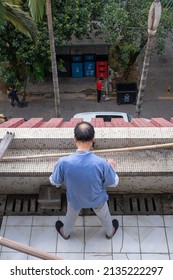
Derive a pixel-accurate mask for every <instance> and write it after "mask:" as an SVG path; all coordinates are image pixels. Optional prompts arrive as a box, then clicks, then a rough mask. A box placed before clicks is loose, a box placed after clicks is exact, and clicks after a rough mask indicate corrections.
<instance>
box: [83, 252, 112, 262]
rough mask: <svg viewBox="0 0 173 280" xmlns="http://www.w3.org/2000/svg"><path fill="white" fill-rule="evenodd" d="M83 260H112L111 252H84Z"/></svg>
mask: <svg viewBox="0 0 173 280" xmlns="http://www.w3.org/2000/svg"><path fill="white" fill-rule="evenodd" d="M84 258H85V260H112V254H111V253H110V254H108V253H107V254H106V253H85V256H84Z"/></svg>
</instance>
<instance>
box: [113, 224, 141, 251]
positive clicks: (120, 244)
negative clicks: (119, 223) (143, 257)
mask: <svg viewBox="0 0 173 280" xmlns="http://www.w3.org/2000/svg"><path fill="white" fill-rule="evenodd" d="M112 244H113V252H114V253H140V247H139V235H138V228H137V227H123V228H122V227H119V229H118V230H117V232H116V234H115V235H114V237H113V238H112Z"/></svg>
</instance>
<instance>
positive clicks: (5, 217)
mask: <svg viewBox="0 0 173 280" xmlns="http://www.w3.org/2000/svg"><path fill="white" fill-rule="evenodd" d="M6 222H7V216H4V217H3V219H2V225H1V226H5V225H6Z"/></svg>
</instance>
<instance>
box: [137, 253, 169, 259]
mask: <svg viewBox="0 0 173 280" xmlns="http://www.w3.org/2000/svg"><path fill="white" fill-rule="evenodd" d="M142 260H169V255H168V254H142Z"/></svg>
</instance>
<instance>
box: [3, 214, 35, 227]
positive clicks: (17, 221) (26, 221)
mask: <svg viewBox="0 0 173 280" xmlns="http://www.w3.org/2000/svg"><path fill="white" fill-rule="evenodd" d="M6 225H7V226H31V225H32V216H8V217H7V221H6Z"/></svg>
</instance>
